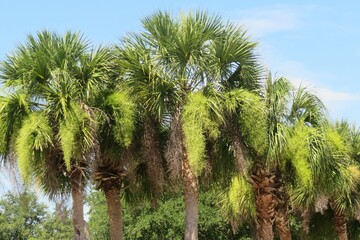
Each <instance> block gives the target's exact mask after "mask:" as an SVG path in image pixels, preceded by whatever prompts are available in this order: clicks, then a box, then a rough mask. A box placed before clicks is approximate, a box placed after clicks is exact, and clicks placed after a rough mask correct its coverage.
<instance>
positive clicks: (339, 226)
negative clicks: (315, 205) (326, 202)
mask: <svg viewBox="0 0 360 240" xmlns="http://www.w3.org/2000/svg"><path fill="white" fill-rule="evenodd" d="M330 206H331V209H332V210H333V212H334V225H335V231H336V234H337V235H338V239H339V240H347V239H348V236H347V227H346V223H347V221H346V217H345V215H344V213H343V212H342V211H340V210H339V209H337V208H336V206H335V203H334V201H333V200H330Z"/></svg>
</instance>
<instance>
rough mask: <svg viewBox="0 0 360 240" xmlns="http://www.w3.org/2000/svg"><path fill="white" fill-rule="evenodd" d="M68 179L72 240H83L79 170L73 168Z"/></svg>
mask: <svg viewBox="0 0 360 240" xmlns="http://www.w3.org/2000/svg"><path fill="white" fill-rule="evenodd" d="M70 179H71V187H72V191H71V193H72V200H73V224H74V240H84V225H85V224H84V208H83V204H84V195H83V191H84V184H83V181H84V180H83V176H82V172H81V170H80V169H78V168H74V170H73V172H72V173H71V176H70Z"/></svg>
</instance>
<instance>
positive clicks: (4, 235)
mask: <svg viewBox="0 0 360 240" xmlns="http://www.w3.org/2000/svg"><path fill="white" fill-rule="evenodd" d="M72 237H73V230H72V224H71V219H70V218H69V216H65V218H64V220H63V221H61V220H59V218H58V216H56V215H54V214H52V213H50V212H47V208H46V205H45V204H42V203H39V202H38V199H37V197H36V195H35V194H34V193H31V192H28V191H24V192H22V193H20V195H14V194H11V193H7V194H5V195H4V196H2V197H1V198H0V239H7V240H35V239H36V240H68V239H71V238H72Z"/></svg>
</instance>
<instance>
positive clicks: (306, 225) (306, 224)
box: [301, 209, 313, 240]
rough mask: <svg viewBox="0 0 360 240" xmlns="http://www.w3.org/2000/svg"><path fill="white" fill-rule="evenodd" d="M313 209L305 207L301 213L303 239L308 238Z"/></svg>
mask: <svg viewBox="0 0 360 240" xmlns="http://www.w3.org/2000/svg"><path fill="white" fill-rule="evenodd" d="M312 214H313V213H312V211H311V210H310V209H305V210H304V212H303V213H302V214H301V239H302V240H306V239H308V235H309V232H310V221H311V216H312Z"/></svg>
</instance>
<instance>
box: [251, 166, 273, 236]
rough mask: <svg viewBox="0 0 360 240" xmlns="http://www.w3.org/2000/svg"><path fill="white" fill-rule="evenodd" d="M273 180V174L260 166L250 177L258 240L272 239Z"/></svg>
mask: <svg viewBox="0 0 360 240" xmlns="http://www.w3.org/2000/svg"><path fill="white" fill-rule="evenodd" d="M275 178H276V175H275V174H270V173H268V172H266V170H265V169H264V168H263V167H262V166H258V167H257V169H256V171H255V172H254V174H253V175H252V180H253V187H254V192H255V204H256V222H257V237H258V239H259V240H272V239H274V231H273V223H274V218H275V206H276V198H275V196H274V191H275V188H274V183H275V182H274V179H275Z"/></svg>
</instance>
